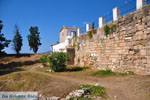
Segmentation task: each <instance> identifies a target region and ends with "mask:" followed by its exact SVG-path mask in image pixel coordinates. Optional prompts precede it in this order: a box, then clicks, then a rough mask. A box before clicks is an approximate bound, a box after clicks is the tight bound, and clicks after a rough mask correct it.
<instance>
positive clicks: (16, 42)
mask: <svg viewBox="0 0 150 100" xmlns="http://www.w3.org/2000/svg"><path fill="white" fill-rule="evenodd" d="M22 45H23V44H22V36H21V35H20V32H19V28H18V26H17V25H15V36H14V38H13V48H14V50H15V51H16V53H17V54H19V51H20V50H21V47H22Z"/></svg>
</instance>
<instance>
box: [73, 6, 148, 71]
mask: <svg viewBox="0 0 150 100" xmlns="http://www.w3.org/2000/svg"><path fill="white" fill-rule="evenodd" d="M113 24H115V25H116V26H117V29H116V31H115V32H113V33H112V34H110V35H109V36H108V37H106V36H105V35H104V30H103V29H104V28H103V27H102V28H99V29H97V33H96V34H93V37H92V38H91V39H90V38H89V36H88V34H84V35H81V36H80V37H76V38H74V42H73V43H72V45H73V46H75V65H79V66H91V67H92V68H98V69H111V70H113V71H117V72H127V71H132V72H135V73H138V74H150V6H145V7H143V8H142V9H139V10H137V11H135V12H133V13H130V14H128V15H126V16H123V17H120V18H119V19H118V21H113V22H110V23H108V25H109V26H111V25H113Z"/></svg>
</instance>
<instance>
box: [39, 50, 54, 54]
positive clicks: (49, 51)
mask: <svg viewBox="0 0 150 100" xmlns="http://www.w3.org/2000/svg"><path fill="white" fill-rule="evenodd" d="M51 52H52V51H51V50H50V51H45V52H42V53H51ZM42 53H40V54H42Z"/></svg>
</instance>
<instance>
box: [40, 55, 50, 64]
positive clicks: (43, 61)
mask: <svg viewBox="0 0 150 100" xmlns="http://www.w3.org/2000/svg"><path fill="white" fill-rule="evenodd" d="M40 62H41V63H42V65H43V66H46V65H47V63H48V55H43V56H41V57H40Z"/></svg>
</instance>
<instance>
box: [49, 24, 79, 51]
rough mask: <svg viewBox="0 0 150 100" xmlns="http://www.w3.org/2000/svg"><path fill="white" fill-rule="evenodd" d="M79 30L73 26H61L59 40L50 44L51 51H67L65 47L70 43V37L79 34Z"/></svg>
mask: <svg viewBox="0 0 150 100" xmlns="http://www.w3.org/2000/svg"><path fill="white" fill-rule="evenodd" d="M80 34H81V30H80V29H77V28H75V27H63V28H62V29H61V30H60V34H59V35H60V41H59V43H57V44H54V45H51V47H52V52H67V47H69V46H70V45H71V43H72V38H73V37H75V36H79V35H80Z"/></svg>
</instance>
